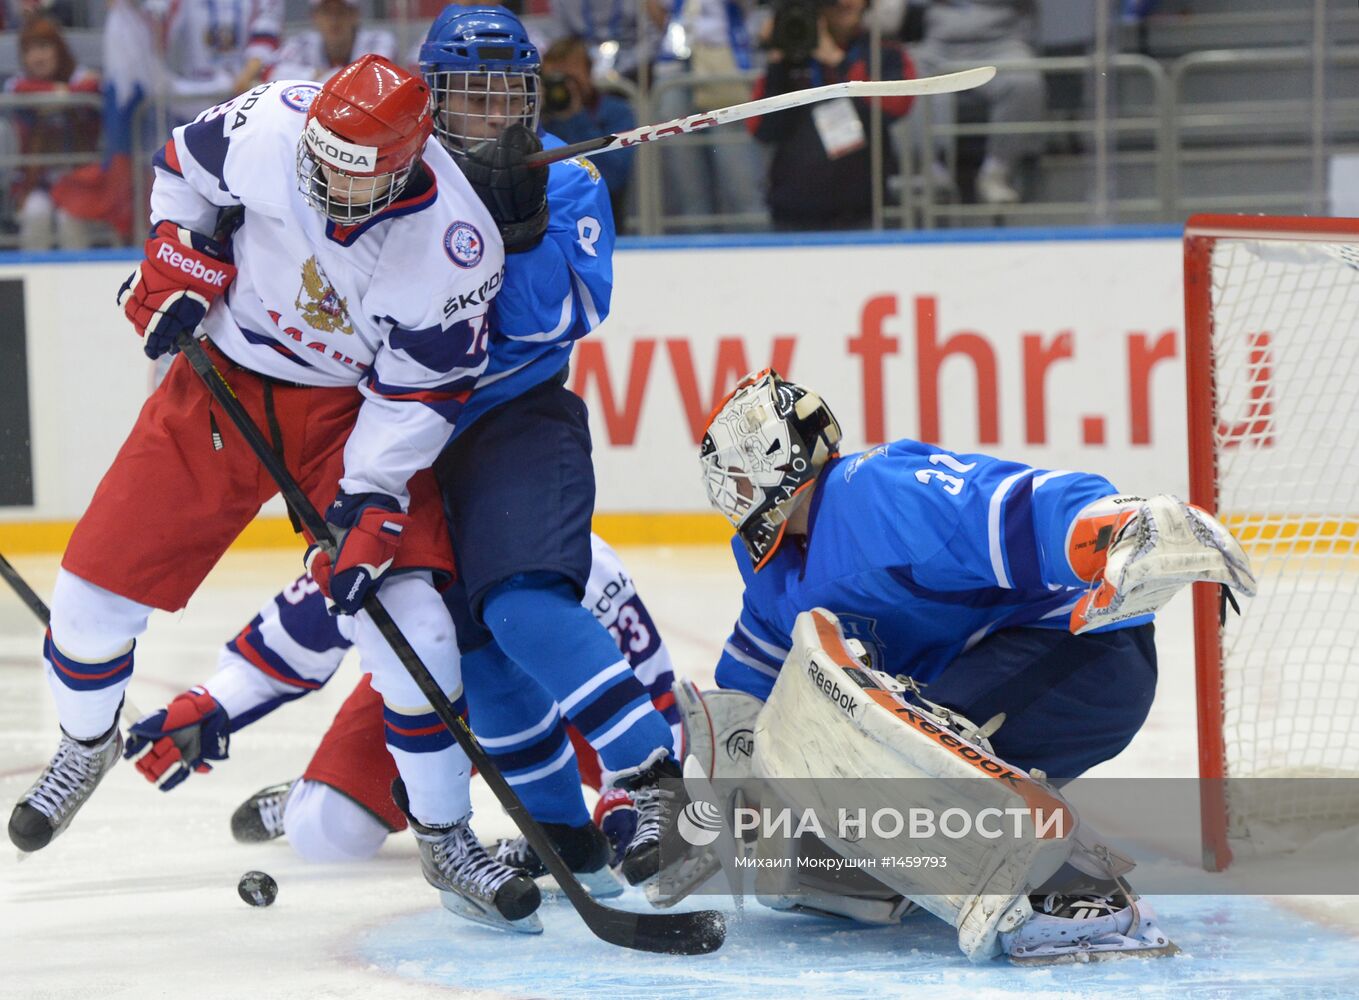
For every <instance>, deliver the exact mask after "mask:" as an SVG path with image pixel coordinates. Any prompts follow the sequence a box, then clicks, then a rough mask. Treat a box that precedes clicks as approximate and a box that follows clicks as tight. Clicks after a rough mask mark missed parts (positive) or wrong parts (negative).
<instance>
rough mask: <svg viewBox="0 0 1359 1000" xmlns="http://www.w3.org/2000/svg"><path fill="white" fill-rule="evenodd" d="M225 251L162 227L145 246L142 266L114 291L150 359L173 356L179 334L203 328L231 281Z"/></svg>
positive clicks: (187, 233)
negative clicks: (206, 317)
mask: <svg viewBox="0 0 1359 1000" xmlns="http://www.w3.org/2000/svg"><path fill="white" fill-rule="evenodd" d="M227 256H228V253H227V250H226V248H225V247H223V246H222V245H221V244H219V243H218V242H217V241H216V240H212V239H209V238H208V237H206V236H201V235H199V234H198V233H194V232H190V231H189V230H187V229H181V228H180V227H179V226H176V225H175V224H174V223H173V222H162V223H160V224H159V225H158V226H156V228H155V229H154V230H153V231H152V234H151V239H149V240H147V241H146V260H144V261H142V262H141V264H140V265H138V267H137V270H135V271H133V272H132V274H131V275H130V276H129V277H128V279H127V280H126V281H124V282H123V286H122V287H121V288H120V289H118V304H119V305H120V306H122V307H123V314H124V315H126V316H127V318H128V319H129V320H130V321H131V322H132V326H133V327H134V328H135V329H136V331H137V333H138V335H139V336H142V337H145V338H146V343H145V345H143V347H142V349H143V350H144V351H145V352H146V356H147V357H149V358H158V357H160V356H161V355H162V354H164V353H165V352H166V351H174V350H175V340H176V339H177V338H178V337H179V335H180V334H181V333H192V332H193V331H194V330H196V329H197V328H198V324H199V323H201V322H203V317H204V315H206V314H207V311H208V306H210V305H212V303H213V302H215V301H216V300H217V299H218V298H220V297H221V295H222V294H223V293H224V292H225V291H226V289H227V286H228V285H230V284H231V282H232V281H233V280H235V278H236V268H235V267H234V266H232V265H231V263H230V262H228V261H227V259H226V258H227Z"/></svg>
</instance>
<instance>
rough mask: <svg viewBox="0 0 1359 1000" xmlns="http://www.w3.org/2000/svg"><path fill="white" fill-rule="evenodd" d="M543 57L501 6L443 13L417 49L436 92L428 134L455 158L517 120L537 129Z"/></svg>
mask: <svg viewBox="0 0 1359 1000" xmlns="http://www.w3.org/2000/svg"><path fill="white" fill-rule="evenodd" d="M541 68H542V59H541V58H539V56H538V49H537V47H536V46H535V45H534V44H533V42H531V41H530V40H529V36H528V32H527V31H526V30H525V29H524V25H523V24H522V23H520V21H519V19H518V18H517V17H515V16H514V15H513V14H511V13H510V12H509V11H508V10H506V9H505V8H504V7H458V6H450V7H446V8H444V12H443V13H442V14H440V15H439V17H438V18H437V19H435V21H434V23H433V24H432V25H430V29H429V34H428V35H426V36H425V43H424V44H423V45H421V46H420V72H421V73H422V74H423V75H424V77H425V82H426V83H428V84H429V87H430V90H432V91H433V93H434V131H435V133H436V134H437V135H438V136H439V141H440V142H441V143H443V145H444V148H445V149H447V150H448V151H449V152H450V153H452V154H453V155H454V156H459V155H461V154H462V153H463V152H465V151H466V150H468V149H471V148H472V147H473V146H475V145H476V144H477V143H479V142H481V141H482V140H484V139H494V138H496V137H497V136H498V135H500V133H501V132H502V131H504V129H505V128H507V127H508V126H509V125H512V124H514V123H516V122H518V123H520V124H522V125H523V126H524V127H525V128H527V129H528V130H529V131H530V132H537V131H538V106H539V100H538V96H539V89H540V88H539V77H538V72H539V70H540V69H541Z"/></svg>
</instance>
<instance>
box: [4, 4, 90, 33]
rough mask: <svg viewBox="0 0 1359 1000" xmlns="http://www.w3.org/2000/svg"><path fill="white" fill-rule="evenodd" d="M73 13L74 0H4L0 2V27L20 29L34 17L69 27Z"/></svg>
mask: <svg viewBox="0 0 1359 1000" xmlns="http://www.w3.org/2000/svg"><path fill="white" fill-rule="evenodd" d="M75 13H76V4H75V0H4V2H3V3H0V29H2V30H4V31H22V30H23V29H24V25H26V24H28V22H29V21H32V20H34V19H35V18H44V19H46V20H48V21H55V22H56V23H57V24H59V25H61V26H62V27H65V28H70V27H73V26H74V25H75Z"/></svg>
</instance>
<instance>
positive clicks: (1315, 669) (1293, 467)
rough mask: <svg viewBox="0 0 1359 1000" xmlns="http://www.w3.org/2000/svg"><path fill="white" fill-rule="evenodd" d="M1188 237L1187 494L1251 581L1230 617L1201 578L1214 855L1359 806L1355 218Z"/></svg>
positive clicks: (1208, 220) (1204, 750)
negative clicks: (1238, 549)
mask: <svg viewBox="0 0 1359 1000" xmlns="http://www.w3.org/2000/svg"><path fill="white" fill-rule="evenodd" d="M1184 250H1185V315H1186V365H1187V371H1188V380H1189V384H1188V390H1189V445H1190V449H1189V450H1190V477H1191V478H1190V481H1191V487H1190V491H1191V498H1192V500H1193V502H1195V503H1197V504H1199V505H1200V506H1203V507H1205V508H1207V509H1208V510H1212V511H1216V512H1217V513H1218V515H1219V516H1220V517H1221V518H1222V519H1223V520H1224V522H1225V523H1226V524H1227V525H1228V526H1229V527H1230V528H1231V529H1232V530H1233V531H1234V532H1235V533H1236V535H1237V537H1238V538H1239V539H1240V540H1241V542H1242V544H1243V545H1244V546H1245V548H1246V550H1247V551H1248V552H1249V553H1250V555H1251V558H1252V562H1253V564H1254V566H1255V569H1256V572H1257V575H1258V577H1259V581H1260V592H1259V595H1258V596H1257V597H1256V598H1254V599H1253V600H1251V601H1249V602H1248V604H1247V605H1246V606H1245V607H1243V609H1242V610H1243V612H1244V614H1243V615H1241V616H1239V617H1238V616H1235V615H1230V614H1229V615H1227V617H1226V621H1225V624H1219V622H1220V617H1221V616H1220V606H1219V593H1218V591H1217V588H1215V587H1210V586H1207V585H1198V586H1196V587H1195V591H1196V592H1195V595H1194V619H1195V624H1194V629H1195V658H1196V663H1197V666H1196V669H1197V679H1198V716H1199V771H1200V776H1201V778H1202V779H1204V780H1202V781H1201V797H1202V811H1203V847H1204V865H1205V867H1208V868H1210V869H1213V870H1220V869H1222V868H1225V867H1227V865H1228V864H1230V863H1231V860H1232V856H1233V850H1235V851H1236V852H1237V853H1238V854H1240V853H1242V850H1243V848H1248V849H1249V850H1250V851H1251V852H1254V851H1256V850H1259V849H1265V850H1268V849H1271V848H1273V847H1280V846H1283V847H1288V846H1296V845H1297V844H1298V843H1300V842H1301V841H1303V840H1305V839H1307V838H1308V837H1309V836H1311V835H1314V834H1315V833H1317V832H1318V831H1321V830H1325V829H1328V828H1335V827H1338V826H1344V825H1347V824H1348V823H1350V822H1354V821H1359V800H1357V799H1356V795H1355V789H1356V787H1359V586H1356V585H1357V584H1359V220H1355V219H1300V218H1267V217H1260V216H1195V217H1193V218H1191V219H1190V220H1189V222H1188V224H1187V226H1186V229H1185V242H1184ZM1321 779H1326V780H1321ZM1335 779H1340V780H1335Z"/></svg>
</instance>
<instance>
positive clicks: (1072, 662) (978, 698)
mask: <svg viewBox="0 0 1359 1000" xmlns="http://www.w3.org/2000/svg"><path fill="white" fill-rule="evenodd" d="M839 442H840V429H839V425H838V423H837V422H836V420H835V418H834V416H833V415H832V414H831V411H830V409H829V408H828V407H827V406H826V404H825V403H824V402H822V400H821V399H820V398H819V397H818V396H817V395H816V394H815V393H814V392H811V391H809V390H808V389H806V388H804V387H802V386H800V385H797V384H795V383H792V382H789V381H786V380H785V379H783V378H781V377H780V376H779V375H778V374H777V373H776V372H773V371H765V372H761V373H758V374H755V375H752V376H749V377H747V378H746V379H745V380H743V381H742V382H741V384H740V385H739V386H738V388H737V389H736V390H735V391H734V392H733V393H732V394H731V395H730V396H729V397H728V398H727V399H726V400H725V401H724V402H723V403H722V404H721V405H720V406H719V407H718V408H717V410H716V411H715V412H714V415H713V417H712V419H711V420H710V422H709V425H708V427H707V430H706V433H705V436H704V438H703V441H702V445H701V449H700V461H701V465H702V470H703V479H704V482H705V485H706V487H707V491H708V497H709V500H710V501H711V503H712V505H713V506H714V507H715V508H716V509H717V510H719V511H720V512H721V513H723V514H724V515H725V516H727V517H728V518H729V519H730V520H731V522H732V524H733V526H734V527H735V528H736V536H735V537H734V538H733V540H732V551H733V554H734V556H735V558H736V563H737V567H738V569H739V571H740V573H741V576H742V579H743V580H744V582H745V592H744V596H743V607H742V610H741V614H740V617H739V619H738V620H737V622H736V626H735V629H734V630H733V632H732V633H731V636H730V638H729V639H728V640H727V642H726V644H725V646H724V648H723V652H722V656H721V659H720V661H719V663H718V665H717V670H716V678H717V683H718V685H719V687H721V688H723V689H727V692H742V693H743V694H728V693H726V692H724V694H723V696H724V697H725V698H735V699H737V700H738V701H739V700H740V699H741V698H743V697H744V698H745V699H746V701H745V705H746V708H745V717H744V719H743V720H741V721H740V723H739V724H740V725H743V726H745V727H746V728H747V729H752V730H753V733H754V736H753V754H752V755H751V757H750V758H749V759H748V760H747V765H746V766H747V771H749V770H751V769H752V768H753V773H754V775H755V777H757V778H759V779H762V780H764V781H770V780H779V781H787V780H789V779H794V780H795V779H807V780H810V781H813V782H815V781H817V780H819V779H827V778H829V779H832V780H831V781H830V782H828V783H823V784H821V785H819V786H817V787H818V788H820V789H822V792H819V793H818V794H820V795H822V798H821V800H820V801H819V803H818V805H817V807H818V808H819V809H823V810H824V809H825V808H826V807H827V803H830V802H832V801H835V797H836V796H837V795H839V794H841V793H843V792H846V790H848V792H849V793H850V794H851V795H852V794H853V792H854V790H855V789H858V788H860V787H861V786H862V787H863V788H867V787H868V786H867V785H863V783H861V782H857V781H854V780H853V779H855V778H864V777H908V778H923V779H962V778H971V779H972V780H971V783H970V784H968V785H967V787H968V788H969V789H970V790H974V791H975V790H977V789H979V788H980V792H979V795H980V796H981V798H982V799H983V800H985V799H986V798H987V796H991V797H995V796H998V795H999V796H1000V797H1001V798H1004V796H1005V795H1010V796H1013V797H1014V803H1012V804H1016V803H1017V804H1018V806H1019V807H1020V808H1021V809H1022V808H1026V807H1027V805H1029V804H1032V803H1033V802H1041V803H1045V804H1052V805H1054V807H1055V808H1057V809H1059V810H1061V809H1067V810H1069V808H1070V807H1069V806H1067V805H1066V804H1065V803H1063V802H1062V800H1061V798H1060V793H1059V792H1057V791H1056V788H1055V787H1054V786H1059V785H1060V784H1062V783H1063V782H1066V781H1069V780H1070V779H1073V778H1075V777H1077V776H1078V775H1080V774H1081V773H1083V772H1084V771H1086V770H1087V769H1089V768H1090V767H1092V766H1094V765H1095V764H1097V763H1099V762H1100V761H1103V760H1107V759H1109V758H1111V757H1113V756H1114V755H1116V754H1117V753H1119V752H1120V751H1121V750H1122V749H1123V748H1124V747H1125V746H1127V744H1128V742H1129V741H1130V740H1131V739H1132V737H1133V735H1134V734H1135V733H1136V732H1137V730H1138V728H1139V727H1140V726H1141V725H1142V723H1143V721H1144V720H1145V718H1146V714H1147V711H1148V709H1149V707H1150V705H1151V700H1152V695H1153V693H1154V690H1155V683H1156V652H1155V645H1154V642H1153V632H1152V628H1153V627H1152V624H1151V622H1152V616H1153V615H1154V613H1155V612H1156V610H1157V609H1158V608H1160V607H1161V606H1162V605H1163V604H1165V602H1166V601H1167V600H1169V599H1170V597H1171V596H1172V595H1173V594H1174V593H1175V592H1176V591H1178V590H1179V589H1181V588H1182V587H1184V586H1186V585H1188V584H1189V583H1192V582H1196V581H1212V582H1217V583H1220V584H1222V585H1224V587H1227V586H1230V587H1233V588H1235V589H1237V590H1238V591H1240V592H1242V593H1244V594H1246V595H1248V596H1249V595H1252V594H1254V592H1255V580H1254V577H1253V575H1252V574H1251V570H1250V566H1249V560H1248V559H1247V557H1246V555H1245V553H1244V552H1243V551H1242V549H1241V547H1240V545H1239V544H1238V543H1237V541H1236V540H1235V539H1234V538H1233V537H1232V535H1231V533H1230V532H1229V531H1228V530H1227V529H1226V528H1225V527H1223V525H1222V524H1220V523H1219V522H1218V521H1217V520H1216V519H1215V518H1213V517H1212V516H1211V515H1209V514H1207V513H1206V512H1204V511H1202V510H1200V509H1198V508H1196V507H1192V506H1190V505H1188V504H1185V503H1183V502H1182V501H1180V500H1177V499H1176V498H1174V497H1170V496H1166V495H1160V496H1152V497H1140V496H1128V495H1123V494H1119V493H1118V491H1117V490H1116V489H1115V488H1114V487H1113V485H1112V484H1110V483H1109V482H1108V481H1107V480H1106V479H1104V478H1103V477H1100V476H1097V475H1092V474H1088V473H1080V472H1066V471H1044V470H1040V469H1034V468H1031V467H1028V466H1025V465H1022V464H1019V463H1015V462H1008V461H1003V460H1000V459H996V458H993V457H990V456H986V455H971V454H969V455H960V454H955V453H952V452H949V451H947V450H945V449H942V448H939V447H936V446H932V445H927V444H923V443H920V442H917V441H910V440H902V441H896V442H893V443H891V444H886V445H881V446H879V447H876V448H872V449H870V450H868V451H865V452H862V453H860V454H857V455H849V456H845V457H841V456H840V455H839V454H838V446H839ZM895 678H899V680H896V679H895ZM681 701H682V707H683V708H684V709H685V713H684V714H685V725H686V729H689V728H693V727H697V729H698V732H697V733H695V734H694V736H696V737H697V738H691V739H690V741H689V742H690V745H691V746H692V747H694V748H695V749H701V748H709V752H708V754H707V755H706V756H704V755H702V754H700V755H699V758H698V759H699V763H700V764H702V765H703V767H704V770H705V771H706V772H707V774H708V776H709V777H712V776H713V773H714V772H713V766H712V763H711V762H712V761H713V760H715V759H716V758H714V756H713V755H712V753H711V748H712V747H713V746H720V745H721V741H720V739H718V738H717V737H719V736H720V733H715V732H710V731H707V730H708V729H709V728H711V727H708V726H707V725H706V722H705V720H706V718H711V717H712V714H711V713H705V712H703V711H701V710H696V706H697V707H699V708H701V701H702V696H700V695H696V694H691V695H689V696H686V698H682V699H681ZM686 701H687V702H689V704H684V702H686ZM762 703H763V704H762ZM974 723H975V724H974ZM729 770H730V769H729ZM1031 770H1032V771H1034V772H1035V773H1041V774H1042V775H1044V776H1045V777H1043V778H1037V779H1036V778H1032V777H1030V775H1029V773H1028V772H1030V771H1031ZM686 774H688V770H687V769H686ZM998 775H1005V776H1007V777H1006V781H1005V782H997V781H993V780H990V779H992V778H995V777H996V776H998ZM717 777H719V778H720V777H723V775H720V774H719V775H717ZM846 779H850V780H848V781H846ZM1049 780H1050V782H1051V783H1049ZM782 787H791V786H790V785H787V784H785V785H784V786H782ZM897 787H898V788H899V789H900V791H899V792H898V794H901V795H903V796H904V795H907V794H909V793H908V792H907V789H909V790H910V791H911V792H913V793H919V790H920V789H922V788H924V787H926V784H925V783H922V782H920V781H916V782H903V783H901V784H900V785H899V786H897ZM932 787H935V788H937V787H938V785H935V786H932ZM863 794H865V795H868V794H871V793H869V792H863ZM858 804H859V805H869V806H876V805H895V806H906V805H910V804H911V803H909V802H895V803H894V802H872V803H864V802H859V803H858ZM1072 815H1074V811H1072ZM870 841H871V838H867V837H864V838H861V839H859V840H858V841H856V842H854V843H851V842H850V841H849V840H848V839H845V840H840V841H838V842H837V841H835V840H834V839H830V840H828V843H830V844H831V847H832V849H833V850H835V851H836V852H837V853H840V854H843V855H845V856H850V857H859V856H863V855H865V854H868V855H869V856H870V857H872V856H873V855H872V852H873V851H875V850H876V851H881V850H896V848H895V847H894V846H893V845H891V844H873V843H870ZM914 846H915V847H920V845H919V844H918V843H917V844H915V845H914ZM1013 848H1014V849H1013V850H1012V851H1011V853H1010V854H1009V855H1003V854H998V853H997V851H996V849H995V847H994V845H993V844H987V843H982V842H978V840H977V838H975V837H974V838H971V839H970V840H963V841H946V842H943V843H940V844H937V845H932V847H931V849H930V850H927V851H926V853H935V854H938V855H942V856H946V857H948V858H949V864H948V866H947V868H948V871H947V875H946V876H944V878H943V879H940V878H935V879H933V880H931V877H930V875H929V873H927V872H926V871H925V870H924V869H916V870H910V869H900V870H899V871H898V870H895V869H883V868H879V869H877V871H878V872H879V873H880V874H878V875H877V876H876V877H877V878H878V879H880V880H881V881H883V882H886V883H887V884H888V885H889V886H890V887H891V888H892V889H894V890H895V891H896V892H897V893H899V894H900V895H901V896H904V897H906V898H908V899H911V900H914V901H916V902H917V903H918V904H919V905H920V906H922V907H923V908H925V909H927V910H930V911H931V912H933V913H935V914H936V915H938V916H940V917H943V918H944V919H947V920H949V921H950V922H951V923H952V924H953V925H954V926H955V927H957V928H958V931H959V944H960V946H961V947H962V949H963V950H964V952H966V953H967V954H968V955H969V956H970V957H972V958H974V959H980V958H987V957H991V956H993V955H996V954H999V953H1004V954H1008V955H1009V956H1011V957H1012V958H1015V959H1023V960H1030V959H1034V958H1042V959H1046V960H1050V959H1063V958H1070V957H1072V956H1076V955H1077V953H1080V954H1081V955H1084V956H1087V957H1088V956H1091V955H1094V956H1099V955H1101V954H1106V953H1121V954H1127V953H1138V952H1143V953H1151V954H1161V953H1165V952H1166V951H1168V950H1170V949H1172V948H1173V946H1172V945H1170V944H1169V942H1168V939H1167V938H1166V937H1165V936H1164V934H1163V933H1162V932H1161V931H1160V930H1159V928H1158V927H1157V926H1156V924H1155V920H1154V915H1153V914H1152V913H1151V910H1150V907H1148V906H1147V905H1146V904H1145V903H1144V902H1142V903H1139V902H1138V900H1137V897H1136V895H1135V894H1134V893H1132V892H1131V891H1130V890H1129V889H1128V887H1127V884H1126V883H1125V882H1123V881H1122V878H1121V876H1122V875H1123V873H1124V872H1125V871H1126V867H1124V866H1123V865H1121V864H1118V863H1114V862H1113V861H1112V858H1113V855H1112V854H1111V852H1109V851H1107V850H1106V849H1105V848H1104V847H1103V845H1098V844H1092V843H1090V842H1088V834H1087V833H1085V832H1084V831H1079V830H1077V829H1072V830H1068V831H1067V833H1066V834H1065V835H1064V836H1063V837H1058V838H1051V837H1049V838H1048V839H1046V840H1045V839H1043V837H1029V838H1028V839H1025V840H1023V842H1022V843H1020V844H1018V845H1013ZM921 849H922V850H923V849H924V848H921ZM684 853H685V852H684V851H683V850H680V851H677V852H676V854H675V855H672V857H679V856H680V855H682V854H684ZM688 854H689V855H690V856H691V857H690V859H689V860H690V861H692V854H693V852H692V851H690V852H688ZM877 856H878V857H881V856H882V855H877ZM668 863H669V862H668ZM1127 867H1130V865H1129V866H1127ZM700 868H701V866H700ZM709 870H711V866H709ZM888 872H890V874H887V873H888ZM948 879H952V880H953V881H952V882H951V883H950V882H948V881H947V880H948ZM769 896H770V897H771V899H770V901H771V902H773V903H774V904H775V905H778V906H784V907H797V906H799V905H804V904H806V903H807V902H808V900H809V899H810V900H811V903H810V907H811V908H814V909H819V910H829V911H831V912H837V913H841V914H845V915H851V916H856V917H859V918H860V919H864V918H868V919H880V920H887V921H891V920H895V919H897V918H899V916H900V914H901V912H902V911H901V908H900V906H899V905H897V904H896V903H894V902H893V901H892V900H891V899H890V898H886V897H885V896H884V895H883V894H876V893H869V894H867V895H865V896H861V897H858V898H851V897H849V896H846V897H842V898H839V899H837V898H835V896H834V894H833V893H827V892H826V891H824V887H821V889H820V890H818V891H814V892H811V893H803V892H801V891H799V887H797V886H789V885H783V886H781V887H779V888H778V889H777V890H775V891H773V892H771V893H769ZM887 896H890V894H887ZM672 901H673V900H672ZM875 911H876V912H875Z"/></svg>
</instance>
